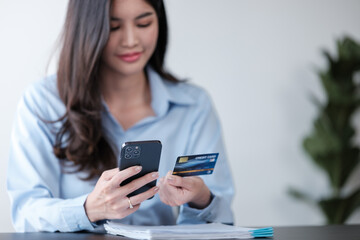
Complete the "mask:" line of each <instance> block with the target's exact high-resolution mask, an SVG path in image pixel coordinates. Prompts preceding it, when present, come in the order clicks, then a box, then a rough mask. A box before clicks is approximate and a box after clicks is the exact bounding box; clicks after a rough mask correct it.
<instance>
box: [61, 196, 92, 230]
mask: <svg viewBox="0 0 360 240" xmlns="http://www.w3.org/2000/svg"><path fill="white" fill-rule="evenodd" d="M87 196H88V195H87V194H86V195H82V196H80V197H77V198H74V199H71V200H70V199H69V200H68V201H69V204H68V205H66V206H63V207H62V208H61V213H62V217H63V219H64V221H65V222H66V224H67V226H68V231H69V232H75V231H82V230H89V231H93V230H94V226H93V225H92V223H91V222H90V220H89V218H88V217H87V215H86V212H85V207H84V204H85V201H86V198H87Z"/></svg>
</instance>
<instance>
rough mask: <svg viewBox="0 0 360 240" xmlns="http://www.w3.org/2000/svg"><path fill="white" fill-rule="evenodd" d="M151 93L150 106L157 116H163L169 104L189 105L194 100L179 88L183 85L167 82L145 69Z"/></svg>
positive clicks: (152, 71) (155, 73)
mask: <svg viewBox="0 0 360 240" xmlns="http://www.w3.org/2000/svg"><path fill="white" fill-rule="evenodd" d="M146 70H147V74H148V79H149V84H150V91H151V106H152V108H153V110H154V112H155V114H156V115H157V116H162V115H165V114H166V112H167V111H168V109H169V107H170V105H171V104H176V105H191V104H194V103H195V99H194V98H193V97H192V96H191V95H190V94H189V93H187V92H186V91H185V90H184V88H182V87H180V86H181V85H182V84H183V83H173V82H169V81H167V80H165V79H163V78H161V76H160V75H159V74H158V73H157V72H155V71H154V70H153V69H152V68H151V67H147V68H146Z"/></svg>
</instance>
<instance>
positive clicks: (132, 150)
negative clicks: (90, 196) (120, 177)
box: [120, 140, 162, 197]
mask: <svg viewBox="0 0 360 240" xmlns="http://www.w3.org/2000/svg"><path fill="white" fill-rule="evenodd" d="M161 147H162V145H161V142H160V141H159V140H151V141H136V142H126V143H124V144H123V145H122V147H121V154H120V170H124V169H126V168H128V167H132V166H142V170H141V172H140V173H138V174H137V175H135V176H132V177H130V178H128V179H126V180H125V181H123V182H122V183H121V184H120V186H123V185H126V184H128V183H130V182H131V181H133V180H134V179H137V178H139V177H142V176H144V175H145V174H147V173H150V172H156V171H158V169H159V162H160V156H161ZM155 185H156V180H154V181H152V182H150V183H148V184H146V185H144V186H142V187H141V188H139V189H137V190H135V191H134V192H132V193H130V194H129V195H128V197H131V196H134V195H137V194H139V193H142V192H145V191H147V190H149V189H150V188H152V187H154V186H155Z"/></svg>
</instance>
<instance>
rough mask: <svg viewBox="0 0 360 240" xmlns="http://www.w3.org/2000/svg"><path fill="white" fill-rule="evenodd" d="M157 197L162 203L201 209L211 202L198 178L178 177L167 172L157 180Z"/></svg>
mask: <svg viewBox="0 0 360 240" xmlns="http://www.w3.org/2000/svg"><path fill="white" fill-rule="evenodd" d="M159 188H160V190H159V196H160V199H161V201H162V202H163V203H165V204H167V205H170V206H180V205H183V204H185V203H188V204H189V206H190V207H193V208H198V209H203V208H206V207H207V206H208V205H209V204H210V202H211V193H210V190H209V188H208V187H207V186H206V185H205V183H204V181H203V180H202V178H200V177H180V176H176V175H172V172H171V171H170V172H168V173H167V174H166V176H165V177H162V178H161V179H160V180H159Z"/></svg>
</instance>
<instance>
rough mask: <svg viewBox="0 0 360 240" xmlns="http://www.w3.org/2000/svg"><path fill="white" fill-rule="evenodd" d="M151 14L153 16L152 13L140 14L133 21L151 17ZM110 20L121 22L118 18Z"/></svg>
mask: <svg viewBox="0 0 360 240" xmlns="http://www.w3.org/2000/svg"><path fill="white" fill-rule="evenodd" d="M153 14H154V13H153V12H145V13H143V14H140V15H139V16H137V17H136V18H135V20H139V19H141V18H144V17H148V16H151V15H153ZM110 20H111V21H122V19H121V18H118V17H110Z"/></svg>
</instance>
